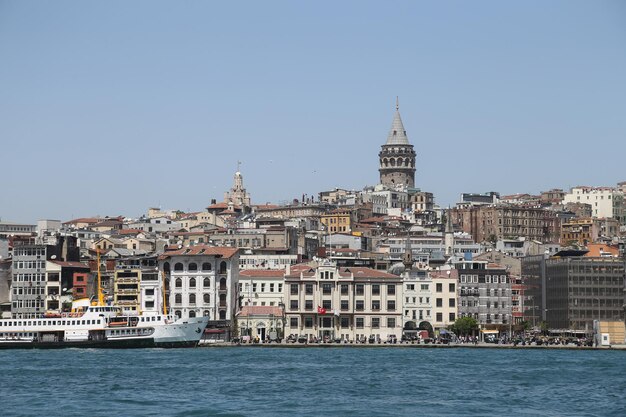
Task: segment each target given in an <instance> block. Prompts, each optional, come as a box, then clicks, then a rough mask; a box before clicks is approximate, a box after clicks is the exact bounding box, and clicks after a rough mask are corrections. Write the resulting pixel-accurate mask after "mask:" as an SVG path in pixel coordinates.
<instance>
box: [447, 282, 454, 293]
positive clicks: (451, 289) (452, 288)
mask: <svg viewBox="0 0 626 417" xmlns="http://www.w3.org/2000/svg"><path fill="white" fill-rule="evenodd" d="M455 291H456V285H455V284H454V282H451V283H450V284H448V292H455Z"/></svg>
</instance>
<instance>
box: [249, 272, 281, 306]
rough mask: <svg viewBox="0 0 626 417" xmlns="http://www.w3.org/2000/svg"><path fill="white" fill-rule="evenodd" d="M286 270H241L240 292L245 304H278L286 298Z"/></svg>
mask: <svg viewBox="0 0 626 417" xmlns="http://www.w3.org/2000/svg"><path fill="white" fill-rule="evenodd" d="M284 281H285V270H284V269H279V270H265V269H247V270H244V271H239V294H240V295H241V296H242V297H243V299H242V303H241V304H242V305H244V306H278V305H280V304H282V302H283V300H284V295H283V284H284Z"/></svg>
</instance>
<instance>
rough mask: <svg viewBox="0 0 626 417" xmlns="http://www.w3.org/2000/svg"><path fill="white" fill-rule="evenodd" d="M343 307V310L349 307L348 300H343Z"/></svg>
mask: <svg viewBox="0 0 626 417" xmlns="http://www.w3.org/2000/svg"><path fill="white" fill-rule="evenodd" d="M341 309H342V310H347V309H348V300H341Z"/></svg>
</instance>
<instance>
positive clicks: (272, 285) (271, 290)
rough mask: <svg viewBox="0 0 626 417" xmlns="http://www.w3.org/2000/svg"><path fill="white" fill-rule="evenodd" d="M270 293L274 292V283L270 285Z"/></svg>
mask: <svg viewBox="0 0 626 417" xmlns="http://www.w3.org/2000/svg"><path fill="white" fill-rule="evenodd" d="M270 292H274V283H273V282H272V283H270Z"/></svg>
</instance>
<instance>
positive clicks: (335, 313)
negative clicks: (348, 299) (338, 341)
mask: <svg viewBox="0 0 626 417" xmlns="http://www.w3.org/2000/svg"><path fill="white" fill-rule="evenodd" d="M333 314H334V315H335V316H337V317H339V310H337V309H335V310H333Z"/></svg>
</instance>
